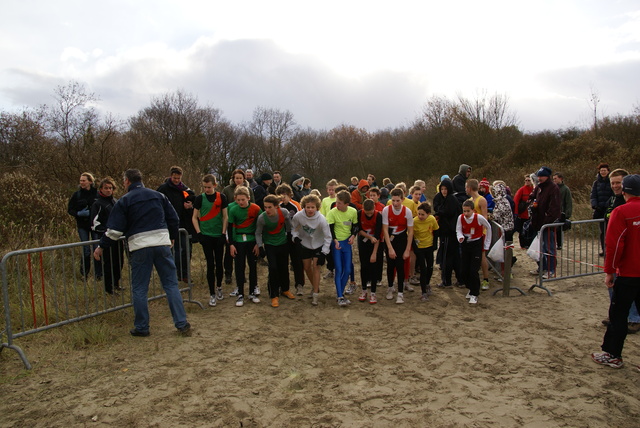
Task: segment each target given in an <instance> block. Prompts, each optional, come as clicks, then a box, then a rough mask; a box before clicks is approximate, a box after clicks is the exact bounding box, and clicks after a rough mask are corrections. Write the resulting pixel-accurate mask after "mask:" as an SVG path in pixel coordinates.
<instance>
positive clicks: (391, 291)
mask: <svg viewBox="0 0 640 428" xmlns="http://www.w3.org/2000/svg"><path fill="white" fill-rule="evenodd" d="M391 299H393V287H389V288H387V300H391Z"/></svg>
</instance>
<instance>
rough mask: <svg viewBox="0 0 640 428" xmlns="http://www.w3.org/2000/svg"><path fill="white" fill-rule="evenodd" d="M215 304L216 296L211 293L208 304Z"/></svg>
mask: <svg viewBox="0 0 640 428" xmlns="http://www.w3.org/2000/svg"><path fill="white" fill-rule="evenodd" d="M215 305H216V296H215V295H214V294H212V295H211V297H209V306H215Z"/></svg>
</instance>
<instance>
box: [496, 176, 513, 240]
mask: <svg viewBox="0 0 640 428" xmlns="http://www.w3.org/2000/svg"><path fill="white" fill-rule="evenodd" d="M493 192H494V193H495V195H496V197H495V198H494V199H493V200H494V201H495V207H494V209H493V218H494V219H495V221H496V223H498V224H499V225H500V226H502V228H503V229H504V230H505V231H507V232H508V231H510V230H513V228H514V226H515V225H514V221H513V211H512V210H511V204H510V203H509V200H508V199H507V187H506V186H505V185H504V184H502V183H497V184H496V185H495V186H494V187H493Z"/></svg>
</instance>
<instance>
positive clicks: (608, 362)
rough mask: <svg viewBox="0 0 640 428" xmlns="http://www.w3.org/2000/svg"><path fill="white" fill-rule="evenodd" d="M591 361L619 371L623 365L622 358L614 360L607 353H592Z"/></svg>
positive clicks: (614, 358)
mask: <svg viewBox="0 0 640 428" xmlns="http://www.w3.org/2000/svg"><path fill="white" fill-rule="evenodd" d="M591 359H592V360H593V361H594V362H596V363H597V364H602V365H603V366H609V367H613V368H614V369H619V368H621V367H622V366H623V365H624V363H623V362H622V358H616V357H614V356H613V355H611V354H610V353H608V352H594V353H593V354H591Z"/></svg>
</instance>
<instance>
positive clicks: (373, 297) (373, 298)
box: [369, 293, 378, 305]
mask: <svg viewBox="0 0 640 428" xmlns="http://www.w3.org/2000/svg"><path fill="white" fill-rule="evenodd" d="M376 303H378V298H377V297H376V293H371V296H370V297H369V304H370V305H375V304H376Z"/></svg>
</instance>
